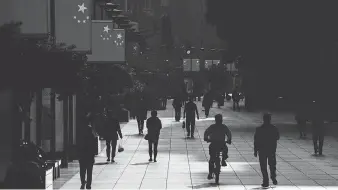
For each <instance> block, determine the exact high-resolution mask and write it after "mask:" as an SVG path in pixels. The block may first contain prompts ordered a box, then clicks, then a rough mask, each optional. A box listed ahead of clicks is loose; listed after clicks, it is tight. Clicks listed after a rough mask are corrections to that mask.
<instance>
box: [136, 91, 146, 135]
mask: <svg viewBox="0 0 338 190" xmlns="http://www.w3.org/2000/svg"><path fill="white" fill-rule="evenodd" d="M147 112H148V110H147V103H146V100H145V98H144V97H141V99H140V100H139V102H138V105H137V111H136V120H137V126H138V131H139V135H143V129H144V121H145V120H146V119H147Z"/></svg>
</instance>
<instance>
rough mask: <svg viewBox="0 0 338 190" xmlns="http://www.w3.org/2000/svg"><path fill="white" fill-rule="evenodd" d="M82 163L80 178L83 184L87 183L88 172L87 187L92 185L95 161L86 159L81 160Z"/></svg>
mask: <svg viewBox="0 0 338 190" xmlns="http://www.w3.org/2000/svg"><path fill="white" fill-rule="evenodd" d="M79 163H80V178H81V184H82V185H84V184H86V173H87V184H86V185H87V187H90V186H91V185H92V174H93V165H94V163H93V162H89V161H86V160H79Z"/></svg>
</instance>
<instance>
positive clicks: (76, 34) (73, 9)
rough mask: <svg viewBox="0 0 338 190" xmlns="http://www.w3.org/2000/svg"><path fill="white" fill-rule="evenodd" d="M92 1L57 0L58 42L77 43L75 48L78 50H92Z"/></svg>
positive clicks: (56, 25) (56, 27)
mask: <svg viewBox="0 0 338 190" xmlns="http://www.w3.org/2000/svg"><path fill="white" fill-rule="evenodd" d="M92 1H93V0H56V1H55V36H56V42H57V43H66V44H67V45H75V46H76V48H75V49H74V50H76V51H90V49H91V39H90V38H91V34H90V33H91V10H92V5H93V3H92Z"/></svg>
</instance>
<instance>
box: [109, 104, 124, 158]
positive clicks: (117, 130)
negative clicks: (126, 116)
mask: <svg viewBox="0 0 338 190" xmlns="http://www.w3.org/2000/svg"><path fill="white" fill-rule="evenodd" d="M116 115H117V114H116V111H115V112H113V111H112V110H109V111H108V113H107V118H106V121H105V139H106V146H107V149H106V154H107V162H109V161H111V162H115V160H114V158H115V153H116V146H117V140H118V139H119V138H118V136H117V135H119V136H120V138H121V139H122V138H123V136H122V132H121V127H120V122H119V120H118V118H117V117H116ZM110 151H111V152H110Z"/></svg>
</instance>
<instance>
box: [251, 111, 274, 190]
mask: <svg viewBox="0 0 338 190" xmlns="http://www.w3.org/2000/svg"><path fill="white" fill-rule="evenodd" d="M278 140H279V131H278V129H277V128H276V127H275V126H274V125H272V124H271V115H270V114H264V116H263V125H262V126H261V127H257V128H256V132H255V136H254V151H255V152H254V156H255V157H257V153H258V154H259V164H260V167H261V171H262V175H263V184H262V187H268V186H269V176H268V171H267V161H268V164H269V167H270V175H271V176H270V177H271V180H272V182H273V184H274V185H277V180H276V164H277V162H276V149H277V141H278Z"/></svg>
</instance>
